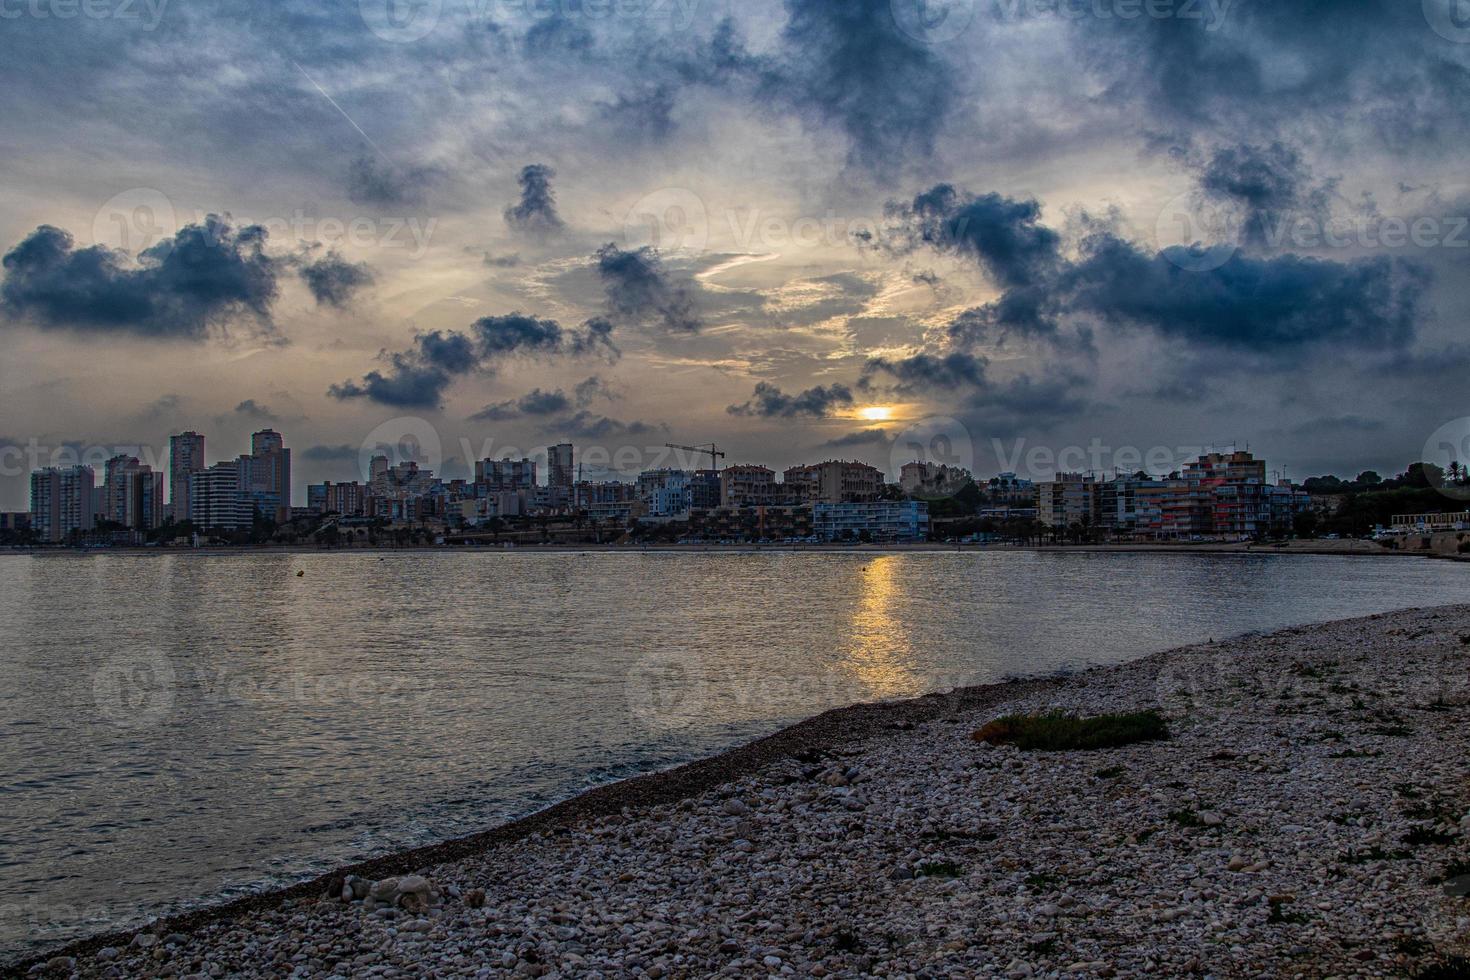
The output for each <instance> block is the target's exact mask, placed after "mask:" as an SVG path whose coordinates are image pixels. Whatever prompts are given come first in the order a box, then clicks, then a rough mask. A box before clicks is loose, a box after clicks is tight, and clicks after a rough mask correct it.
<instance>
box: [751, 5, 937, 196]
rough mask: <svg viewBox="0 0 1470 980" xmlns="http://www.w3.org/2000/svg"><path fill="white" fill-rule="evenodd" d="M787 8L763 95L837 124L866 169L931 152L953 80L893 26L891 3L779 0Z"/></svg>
mask: <svg viewBox="0 0 1470 980" xmlns="http://www.w3.org/2000/svg"><path fill="white" fill-rule="evenodd" d="M786 12H787V15H788V20H787V23H786V26H785V29H784V31H783V33H782V41H783V42H784V44H785V45H786V50H785V51H784V52H783V55H782V59H781V61H780V62H779V64H777V65H774V66H769V67H767V69H766V73H765V74H766V77H765V81H764V83H763V85H762V86H761V87H762V94H763V95H764V97H765V98H766V99H768V100H770V101H772V102H774V103H776V104H789V105H792V106H794V107H795V108H796V109H797V110H798V111H799V112H800V113H801V114H802V115H803V116H805V117H807V118H808V119H811V120H813V121H816V122H820V123H828V124H835V125H837V126H838V127H840V128H841V129H842V131H843V132H844V133H845V134H846V136H847V140H848V158H849V160H850V162H852V163H853V164H856V165H858V166H861V167H863V168H865V169H868V170H871V171H875V172H879V173H885V172H890V171H892V170H893V169H895V168H896V167H897V166H899V165H901V164H902V163H904V162H906V161H911V160H913V159H914V158H915V157H924V156H928V155H929V154H930V153H932V152H933V150H934V143H935V140H936V138H937V137H938V135H939V133H940V132H941V130H942V129H943V127H944V125H945V122H946V120H947V118H948V115H949V111H950V107H951V105H952V104H953V101H954V98H955V95H956V93H957V92H958V91H959V90H960V85H959V82H958V79H957V78H956V76H955V74H954V72H953V71H952V70H951V69H950V68H949V66H948V65H947V64H946V63H945V62H944V61H943V60H941V58H940V56H939V53H938V49H937V48H936V47H935V46H934V45H931V44H926V43H923V42H921V41H919V40H916V39H915V38H913V37H911V36H909V35H908V34H906V33H905V32H904V31H903V30H902V29H900V28H899V26H898V23H897V20H896V18H895V16H894V5H893V4H892V3H891V2H890V0H843V2H841V3H836V2H832V0H786Z"/></svg>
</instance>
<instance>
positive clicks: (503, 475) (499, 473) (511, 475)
mask: <svg viewBox="0 0 1470 980" xmlns="http://www.w3.org/2000/svg"><path fill="white" fill-rule="evenodd" d="M475 484H476V486H478V487H480V488H481V489H482V490H483V492H485V493H501V492H503V491H515V490H530V489H531V488H532V487H534V486H535V485H536V461H535V460H533V459H482V460H480V461H479V462H477V463H476V464H475ZM552 485H553V486H555V485H556V484H555V483H554V482H553V484H552Z"/></svg>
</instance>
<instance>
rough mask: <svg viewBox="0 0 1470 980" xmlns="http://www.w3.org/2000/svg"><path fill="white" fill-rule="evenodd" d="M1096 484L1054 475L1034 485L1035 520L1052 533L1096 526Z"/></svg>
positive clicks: (1077, 476)
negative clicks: (1077, 527)
mask: <svg viewBox="0 0 1470 980" xmlns="http://www.w3.org/2000/svg"><path fill="white" fill-rule="evenodd" d="M1098 489H1099V488H1098V484H1097V481H1096V480H1094V479H1093V478H1092V477H1091V476H1090V475H1085V474H1082V473H1058V474H1056V476H1055V477H1053V478H1052V479H1050V480H1047V481H1045V482H1043V483H1038V484H1037V485H1036V520H1037V522H1038V523H1039V524H1040V525H1041V526H1042V527H1043V528H1047V529H1050V530H1051V531H1052V532H1053V533H1062V532H1065V531H1066V530H1067V529H1068V528H1071V527H1073V526H1074V525H1077V526H1081V527H1090V526H1093V525H1095V524H1096V523H1097V512H1098Z"/></svg>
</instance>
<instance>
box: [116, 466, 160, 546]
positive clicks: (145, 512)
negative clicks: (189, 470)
mask: <svg viewBox="0 0 1470 980" xmlns="http://www.w3.org/2000/svg"><path fill="white" fill-rule="evenodd" d="M126 496H127V506H126V507H125V508H124V510H123V521H122V522H123V523H124V524H126V525H127V526H128V527H130V528H132V529H133V530H135V531H151V530H153V529H154V528H158V527H162V526H163V522H164V505H163V474H162V473H155V472H153V468H152V467H151V466H148V465H147V464H144V465H142V466H140V467H138V468H137V469H135V470H132V471H130V472H129V473H128V476H127V490H126Z"/></svg>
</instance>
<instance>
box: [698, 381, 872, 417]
mask: <svg viewBox="0 0 1470 980" xmlns="http://www.w3.org/2000/svg"><path fill="white" fill-rule="evenodd" d="M852 403H853V397H852V389H851V388H849V387H847V385H844V384H836V383H834V384H830V385H827V386H826V387H823V386H822V385H816V386H815V387H812V388H808V389H806V390H805V391H802V392H799V393H797V394H795V395H788V394H786V393H785V392H783V391H782V390H781V389H780V388H777V387H776V386H775V385H773V384H770V383H769V382H766V381H762V382H760V383H759V384H757V385H756V386H755V391H754V393H753V394H752V396H751V399H750V401H748V402H745V403H744V404H741V405H731V406H729V407H728V408H727V409H725V411H726V412H728V413H729V414H730V415H746V416H754V417H758V418H766V419H771V418H783V419H790V418H797V417H799V416H807V417H811V418H822V417H823V416H825V415H827V414H828V413H829V412H831V411H832V409H834V408H845V407H848V406H850V405H852Z"/></svg>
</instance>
